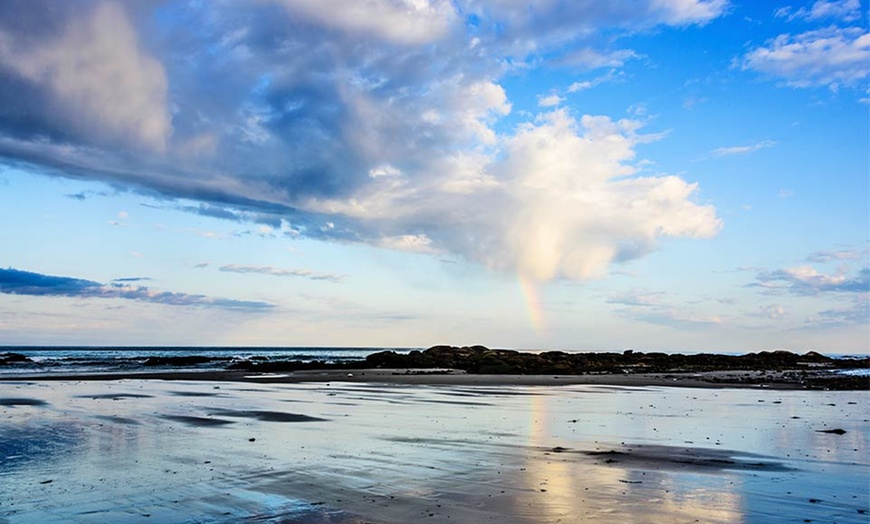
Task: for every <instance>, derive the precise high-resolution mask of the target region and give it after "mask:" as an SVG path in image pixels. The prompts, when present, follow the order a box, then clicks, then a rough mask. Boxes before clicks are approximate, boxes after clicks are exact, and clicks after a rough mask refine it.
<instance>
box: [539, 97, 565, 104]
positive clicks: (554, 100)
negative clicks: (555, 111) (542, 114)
mask: <svg viewBox="0 0 870 524" xmlns="http://www.w3.org/2000/svg"><path fill="white" fill-rule="evenodd" d="M564 101H565V99H564V98H562V97H561V96H559V95H557V94H552V95H547V96H542V97H539V98H538V105H539V106H540V107H554V106H557V105H559V104H561V103H562V102H564Z"/></svg>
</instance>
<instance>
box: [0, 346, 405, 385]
mask: <svg viewBox="0 0 870 524" xmlns="http://www.w3.org/2000/svg"><path fill="white" fill-rule="evenodd" d="M413 349H416V348H381V347H368V348H359V347H356V348H353V347H33V346H0V377H2V376H9V375H21V374H32V375H39V374H80V373H111V372H125V373H130V372H137V371H142V372H158V371H166V370H173V371H218V370H223V369H226V368H227V367H228V366H230V365H232V364H237V363H240V362H244V361H252V360H253V361H263V360H268V361H270V362H282V361H301V362H315V361H319V362H325V363H337V362H353V361H362V360H365V358H366V357H367V356H368V355H371V354H372V353H377V352H379V351H385V350H392V351H396V352H397V353H407V352H409V351H411V350H413ZM9 354H17V355H24V356H25V357H27V360H23V361H16V360H15V359H8V358H7V359H6V360H5V362H4V359H3V355H9ZM180 357H202V358H199V359H197V360H198V361H199V362H197V363H193V364H191V363H187V364H183V365H178V364H177V363H176V364H168V363H165V362H166V359H177V358H180Z"/></svg>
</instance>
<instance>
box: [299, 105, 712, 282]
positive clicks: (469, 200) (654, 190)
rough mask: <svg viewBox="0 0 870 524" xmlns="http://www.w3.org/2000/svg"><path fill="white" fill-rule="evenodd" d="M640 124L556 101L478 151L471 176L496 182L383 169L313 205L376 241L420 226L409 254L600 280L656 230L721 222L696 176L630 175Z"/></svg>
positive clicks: (697, 228) (706, 232)
mask: <svg viewBox="0 0 870 524" xmlns="http://www.w3.org/2000/svg"><path fill="white" fill-rule="evenodd" d="M640 125H641V124H640V123H639V122H636V121H632V120H620V121H616V122H614V121H612V120H611V119H609V118H607V117H600V116H588V115H587V116H584V117H582V118H581V119H580V120H579V121H578V120H576V119H574V118H572V117H571V116H570V115H569V113H568V112H567V111H566V110H564V109H559V110H556V111H553V112H550V113H545V114H543V115H540V116H539V117H538V119H537V120H536V121H535V122H534V123H529V124H525V125H523V126H521V127H520V129H519V130H518V131H517V133H516V134H515V135H513V136H511V137H509V138H508V139H506V140H505V141H504V144H503V149H502V150H501V151H500V153H499V154H498V155H494V156H492V157H482V158H476V159H474V160H475V161H474V162H472V163H471V164H470V165H469V166H468V169H471V170H473V171H472V173H469V174H468V178H469V179H472V178H474V179H476V180H479V181H483V180H493V181H494V182H493V183H492V184H485V183H482V182H481V183H479V184H478V185H475V186H472V187H473V190H470V191H467V192H464V193H457V192H455V191H454V189H453V188H454V186H453V185H452V184H448V182H452V181H451V180H446V181H444V182H443V183H442V185H441V186H440V187H438V186H436V185H434V184H433V183H432V181H426V187H425V191H422V190H421V187H420V186H419V185H418V184H419V182H418V181H415V180H411V179H408V178H406V177H399V178H392V177H391V178H389V179H383V177H382V178H379V179H378V183H377V184H373V185H372V186H371V187H370V188H369V189H368V191H367V192H366V193H364V194H359V195H356V196H354V197H353V198H351V199H347V200H327V201H317V202H311V203H310V207H311V208H314V209H318V210H320V211H321V212H323V213H327V212H328V213H331V214H335V215H339V214H340V215H345V216H353V217H354V218H356V219H357V223H358V224H362V225H366V226H369V227H370V228H371V229H372V232H371V233H369V234H377V233H378V232H380V233H381V234H379V235H377V236H374V237H373V239H372V240H371V241H372V242H375V243H383V239H384V238H391V237H395V235H394V234H393V233H392V232H391V231H386V232H385V231H384V228H393V227H395V226H396V225H404V229H408V230H418V232H417V233H414V234H412V235H411V236H410V237H409V236H407V235H405V236H404V237H400V238H406V239H416V240H415V241H414V242H410V243H409V244H410V246H411V247H413V248H414V249H412V250H413V251H419V250H420V249H419V247H420V246H421V245H423V246H425V247H426V248H427V250H430V251H431V252H439V253H454V254H458V255H460V256H463V257H464V258H466V259H469V260H473V261H476V262H479V263H481V264H483V265H485V266H488V267H491V268H494V269H500V270H507V271H518V272H520V273H522V274H524V275H525V276H527V277H530V278H535V279H540V280H546V279H551V278H576V279H583V278H592V277H600V276H602V275H604V274H605V273H606V271H607V268H608V266H609V265H610V264H611V263H613V262H617V261H625V260H631V259H634V258H637V257H640V256H643V255H644V254H646V253H649V252H650V251H653V250H655V249H656V245H657V239H658V238H660V237H663V236H673V237H690V238H709V237H711V236H713V235H715V234H716V233H717V232H718V230H719V228H720V227H721V223H720V221H719V219H718V218H717V217H716V214H715V210H714V209H713V208H712V207H711V206H703V205H698V204H696V203H694V202H693V201H692V197H693V195H694V193H695V191H696V187H697V186H696V185H695V184H689V183H686V182H685V181H683V180H682V179H680V178H678V177H675V176H666V177H634V176H632V175H633V174H634V168H633V167H632V166H631V165H629V164H628V162H629V161H630V160H631V159H633V158H634V155H635V153H634V146H635V145H636V144H638V143H641V142H644V141H646V140H648V139H649V137H645V136H643V135H641V134H639V133H638V129H639V128H640ZM478 161H479V162H478ZM419 230H423V231H419ZM383 233H387V234H386V235H385V234H383Z"/></svg>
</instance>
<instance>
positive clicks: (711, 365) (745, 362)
mask: <svg viewBox="0 0 870 524" xmlns="http://www.w3.org/2000/svg"><path fill="white" fill-rule="evenodd" d="M866 367H870V359H860V360H859V359H833V358H830V357H826V356H824V355H821V354H819V353H815V352H810V353H806V354H804V355H798V354H795V353H790V352H788V351H772V352H769V351H762V352H760V353H748V354H746V355H740V356H735V355H717V354H697V355H682V354H666V353H644V352H640V351H631V350H629V351H625V352H622V353H567V352H564V351H544V352H540V353H535V352H526V351H515V350H510V349H490V348H487V347H484V346H463V347H454V346H433V347H430V348H429V349H426V350H424V351H419V350H415V351H411V352H409V353H399V352H396V351H381V352H378V353H373V354H371V355H369V356H368V357H366V359H365V360H364V361H345V362H319V361H314V362H306V361H301V360H278V361H270V360H260V361H253V360H244V361H237V362H233V363H231V364H229V365H228V366H227V369H231V370H244V371H251V372H259V373H276V372H279V373H280V372H292V371H305V370H355V369H366V368H381V369H404V370H410V369H414V370H448V369H450V370H461V371H465V372H467V373H475V374H490V375H584V374H623V373H674V374H677V373H701V372H708V371H735V370H743V371H745V372H746V373H744V374H742V375H741V379H740V380H741V381H742V382H746V383H753V384H755V383H765V382H771V381H772V380H773V377H772V376H771V375H770V374H769V373H767V372H779V371H781V372H786V371H787V372H788V376H787V377H784V378H783V380H784V381H788V382H792V383H796V382H797V383H803V384H806V385H807V386H808V387H819V388H829V389H870V379H868V378H867V377H861V376H834V375H830V376H826V377H824V380H822V379H820V378H819V374H818V372H819V371H825V370H836V369H846V368H866ZM762 371H763V372H765V373H759V372H762ZM709 380H710V381H715V380H716V379H715V378H711V379H709ZM729 380H734V379H733V378H731V379H729Z"/></svg>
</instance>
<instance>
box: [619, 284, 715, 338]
mask: <svg viewBox="0 0 870 524" xmlns="http://www.w3.org/2000/svg"><path fill="white" fill-rule="evenodd" d="M607 303H608V304H615V305H617V306H624V307H620V308H618V309H616V310H615V313H616V314H617V315H620V316H622V317H624V318H627V319H630V320H633V321H638V322H647V323H650V324H657V325H663V326H668V327H671V328H674V329H680V330H691V329H702V328H709V327H712V326H716V325H720V324H722V323H724V319H723V318H722V317H721V316H719V315H710V314H706V313H702V312H699V311H698V310H697V308H687V307H684V306H676V305H673V304H669V303H668V302H667V301H666V300H665V293H663V292H653V291H647V290H641V289H633V290H629V291H627V292H625V293H621V294H619V295H614V296H612V297H610V298H608V299H607Z"/></svg>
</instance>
